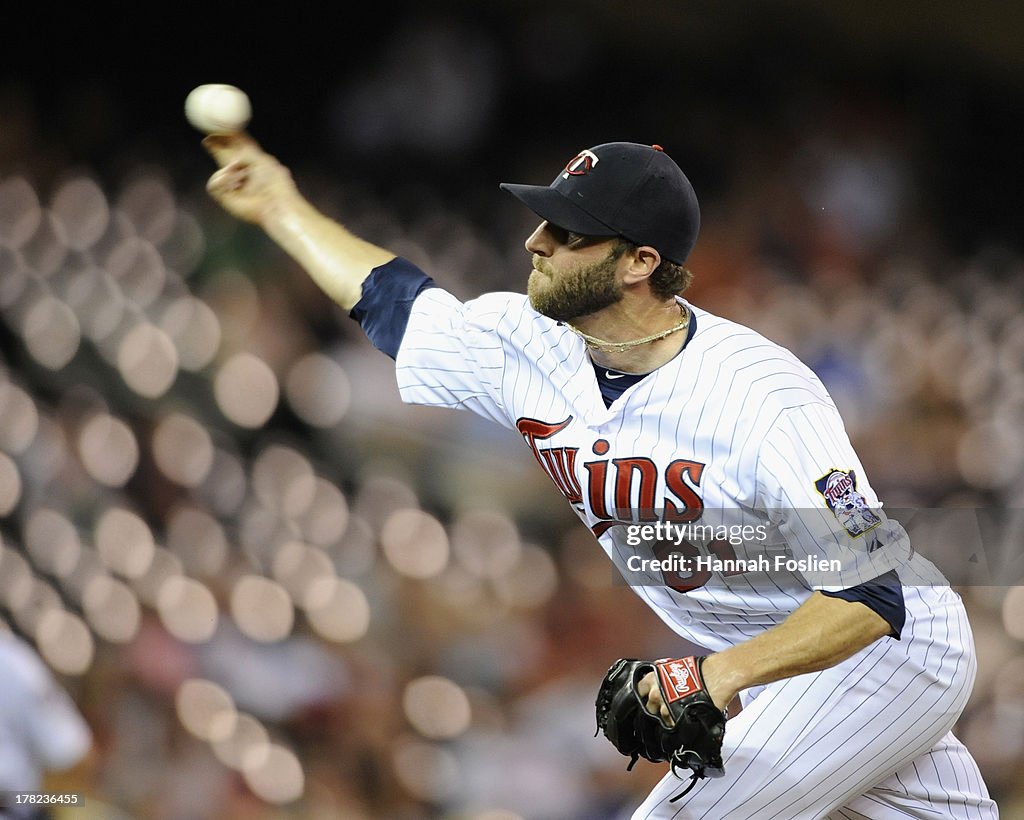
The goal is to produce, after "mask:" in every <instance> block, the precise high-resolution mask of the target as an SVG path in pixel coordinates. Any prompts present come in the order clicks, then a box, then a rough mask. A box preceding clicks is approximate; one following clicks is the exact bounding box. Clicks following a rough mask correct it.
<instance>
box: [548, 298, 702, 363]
mask: <svg viewBox="0 0 1024 820" xmlns="http://www.w3.org/2000/svg"><path fill="white" fill-rule="evenodd" d="M679 312H680V313H682V314H683V318H682V319H681V320H680V322H679V324H677V325H676V326H675V327H670V328H669V329H668V330H662V331H661V332H660V333H652V334H651V335H650V336H644V337H643V338H642V339H633V340H632V341H630V342H606V341H605V340H604V339H598V338H597V337H595V336H588V335H587V334H586V333H584V332H583V331H582V330H580V329H579V328H577V327H573V326H572V325H570V324H569V323H568V322H567V323H566V325H567V326H568V328H569V329H570V330H571V331H572V332H573V333H575V334H576V335H577V336H579V337H580V338H581V339H582V340H583V342H584V343H585V344H586V346H587V347H589V348H590V349H592V350H600V351H602V352H603V353H622V351H624V350H629V349H630V348H631V347H639V346H640V345H646V344H650V343H651V342H657V341H658V340H659V339H664V338H665V337H666V336H671V335H672V334H673V333H678V332H679V331H680V330H685V329H686V328H687V327H689V325H690V311H688V310H687V309H686V306H685V305H679Z"/></svg>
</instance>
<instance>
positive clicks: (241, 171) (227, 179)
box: [206, 162, 249, 196]
mask: <svg viewBox="0 0 1024 820" xmlns="http://www.w3.org/2000/svg"><path fill="white" fill-rule="evenodd" d="M248 180H249V167H248V166H247V165H246V164H245V163H242V162H232V163H231V164H230V165H225V166H224V167H223V168H221V169H220V170H219V171H217V172H215V173H214V174H213V175H212V176H211V177H210V179H209V181H207V183H206V190H207V191H209V192H210V193H211V194H213V195H214V196H217V195H220V194H227V193H231V192H232V191H238V190H240V189H241V188H242V187H244V186H245V184H246V183H247V182H248Z"/></svg>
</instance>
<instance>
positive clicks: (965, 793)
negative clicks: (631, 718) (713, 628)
mask: <svg viewBox="0 0 1024 820" xmlns="http://www.w3.org/2000/svg"><path fill="white" fill-rule="evenodd" d="M904 595H905V600H906V604H907V622H906V625H905V627H904V631H903V637H902V640H899V641H896V640H892V639H889V638H883V639H882V640H880V641H877V642H875V643H874V644H872V645H871V646H869V647H867V648H866V649H864V650H863V651H861V652H859V653H857V654H856V655H854V656H853V657H851V658H848V659H847V660H846V661H844V662H843V663H841V664H838V665H836V666H834V667H832V668H831V669H826V670H824V671H822V672H817V673H814V674H810V675H800V676H798V677H795V678H790V679H788V680H784V681H778V682H777V683H773V684H770V685H768V686H765V687H762V688H761V689H760V691H759V692H757V693H754V697H753V699H752V700H751V701H750V702H749V703H747V704H746V705H745V707H744V709H743V710H742V711H741V712H740V714H739V715H737V716H736V717H735V718H733V719H732V720H730V721H729V723H728V726H727V728H726V733H725V746H724V750H723V757H724V760H725V772H726V773H725V776H724V777H722V778H717V779H705V780H702V781H700V782H699V783H698V784H697V786H696V787H695V788H694V789H693V790H692V791H691V792H690V793H689V794H687V795H686V796H685V797H683V798H681V799H680V800H678V801H677V802H675V803H671V802H669V800H670V798H671V797H673V796H674V795H676V794H678V793H679V792H680V791H681V790H682V789H683V788H684V787H685V785H686V783H687V782H688V781H684V780H680V779H679V778H678V777H675V776H674V775H672V774H668V775H666V777H665V778H664V779H662V781H661V782H660V783H659V784H658V785H657V786H656V787H655V789H654V791H652V792H651V794H650V795H649V796H648V798H647V799H646V800H645V801H644V803H643V804H642V805H641V806H640V808H639V809H637V811H636V812H635V813H634V814H633V820H655V819H656V818H657V820H663V818H673V819H674V820H690V818H705V820H798V818H799V820H811V818H827V819H828V820H839V818H843V819H844V820H860V818H869V820H889V818H893V819H894V820H895V818H908V817H911V818H929V819H930V820H935V819H936V818H963V819H964V820H968V818H970V820H992V818H996V817H997V816H998V812H997V809H996V807H995V804H994V803H993V802H992V800H991V799H989V796H988V790H987V789H986V787H985V784H984V782H983V781H982V779H981V775H980V773H979V771H978V767H977V765H976V764H975V762H974V759H973V758H972V757H971V756H970V753H969V752H968V751H967V749H966V748H965V747H964V746H963V745H962V744H961V743H960V742H959V741H958V740H957V739H956V738H955V737H954V736H953V735H952V734H951V732H950V730H951V728H952V727H953V724H954V723H955V722H956V720H957V718H958V717H959V716H960V713H961V712H962V711H963V708H964V706H965V705H966V703H967V699H968V697H969V696H970V692H971V687H972V686H973V684H974V676H975V672H976V668H977V666H976V660H975V656H974V639H973V637H972V635H971V630H970V625H969V624H968V622H967V614H966V612H965V611H964V608H963V605H962V603H961V601H960V598H959V596H957V595H956V594H955V593H954V592H953V591H952V590H950V589H949V588H948V587H937V588H932V587H907V588H905V590H904Z"/></svg>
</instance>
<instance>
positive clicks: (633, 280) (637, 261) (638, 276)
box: [623, 245, 661, 285]
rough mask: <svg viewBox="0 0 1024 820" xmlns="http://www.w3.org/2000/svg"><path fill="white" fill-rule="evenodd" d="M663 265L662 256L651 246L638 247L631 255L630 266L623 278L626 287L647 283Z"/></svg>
mask: <svg viewBox="0 0 1024 820" xmlns="http://www.w3.org/2000/svg"><path fill="white" fill-rule="evenodd" d="M660 264H661V254H660V253H658V252H657V251H656V250H655V249H654V248H652V247H651V246H650V245H638V246H636V247H635V248H633V249H632V252H631V253H630V254H629V265H628V266H627V268H626V273H625V275H624V277H623V284H624V285H636V284H639V283H640V282H643V281H646V280H647V279H649V278H650V276H651V274H652V273H654V271H655V270H657V268H658V265H660Z"/></svg>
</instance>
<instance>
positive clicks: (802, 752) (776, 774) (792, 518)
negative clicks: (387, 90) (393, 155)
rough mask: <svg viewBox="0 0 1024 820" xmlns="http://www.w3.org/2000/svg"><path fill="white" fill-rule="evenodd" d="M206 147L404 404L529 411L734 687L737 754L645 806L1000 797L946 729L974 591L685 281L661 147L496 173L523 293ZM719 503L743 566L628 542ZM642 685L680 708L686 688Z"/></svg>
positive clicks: (679, 189) (911, 809) (253, 158)
mask: <svg viewBox="0 0 1024 820" xmlns="http://www.w3.org/2000/svg"><path fill="white" fill-rule="evenodd" d="M205 145H206V147H207V149H208V150H209V151H210V153H211V154H212V155H213V157H214V158H215V160H216V161H217V163H218V164H219V165H220V169H219V170H218V171H217V172H216V173H214V174H213V176H212V177H211V178H210V181H209V185H208V188H209V191H210V193H211V194H212V196H213V197H214V198H215V199H217V200H218V201H219V202H220V203H221V204H222V205H223V206H224V207H225V208H226V209H227V210H228V211H229V212H230V213H232V214H234V215H236V216H237V217H239V218H241V219H243V220H246V221H249V222H251V223H254V224H257V225H259V226H261V227H262V228H263V229H264V230H265V231H266V232H267V233H268V235H269V236H270V237H271V238H272V239H274V240H275V241H276V242H277V243H278V244H279V245H280V247H282V248H283V249H284V250H285V251H286V252H287V253H289V254H290V255H291V256H292V257H293V258H294V259H295V260H297V261H298V262H299V263H300V264H301V265H302V266H303V267H304V268H305V269H306V271H308V273H309V274H310V275H311V276H312V278H313V279H314V280H315V282H316V283H317V284H318V285H319V286H320V287H321V288H322V289H323V290H324V291H325V292H326V293H327V294H328V295H329V296H330V297H331V298H333V299H334V300H335V301H336V302H337V303H338V304H339V305H341V306H342V307H343V308H345V309H346V310H348V311H350V315H351V316H352V317H353V318H354V319H355V320H356V321H358V322H359V323H360V325H361V326H362V328H363V330H364V331H365V333H366V334H367V336H368V337H369V339H370V340H371V341H372V342H373V343H374V345H376V346H377V347H378V348H379V349H380V350H382V351H383V352H384V353H386V354H388V355H389V356H391V357H392V358H393V359H395V362H396V372H397V379H398V385H399V389H400V393H401V396H402V398H403V400H404V401H407V402H414V403H421V404H428V405H438V406H445V407H452V408H461V409H464V410H469V411H472V412H474V413H477V414H479V415H481V416H483V417H485V418H488V419H490V420H492V421H494V422H496V423H498V424H501V425H504V426H506V427H508V428H511V429H513V430H517V431H518V432H519V434H520V435H522V437H523V440H524V443H525V444H526V446H528V447H529V448H530V449H531V451H532V452H533V455H534V456H535V457H536V459H537V461H538V462H539V464H540V465H541V467H542V468H543V469H544V470H545V472H546V473H547V474H548V476H549V477H550V479H551V480H552V481H553V483H554V484H555V486H556V488H557V489H558V490H559V491H560V492H561V493H562V494H563V495H564V496H565V497H566V500H567V501H568V502H569V504H570V505H571V506H572V508H573V509H574V510H575V511H576V513H577V514H578V515H579V517H580V518H581V520H582V521H583V522H584V524H585V525H586V526H588V527H590V528H591V530H592V531H593V532H594V534H595V536H596V537H597V540H598V542H599V543H600V544H601V546H602V547H603V548H604V550H605V552H606V553H607V554H608V555H609V557H610V558H611V559H612V560H613V561H614V562H615V565H616V566H617V567H619V568H620V569H625V568H629V569H634V568H637V567H638V574H636V575H633V576H630V581H631V584H632V585H633V589H634V591H635V592H636V593H637V594H638V595H640V596H641V597H642V598H643V599H644V600H645V601H646V602H647V603H648V604H649V605H650V606H651V607H652V608H653V609H654V611H655V612H656V613H657V614H658V616H659V617H660V618H661V619H662V620H663V621H664V622H665V623H666V624H668V626H670V627H671V628H672V629H673V630H674V631H675V632H676V633H678V634H679V635H680V636H682V637H683V638H685V639H686V640H687V641H690V642H691V643H693V644H696V645H698V646H702V647H706V649H707V650H708V654H707V655H706V656H705V657H703V658H701V659H699V663H696V662H695V659H687V662H688V663H690V664H691V666H690V667H689V668H691V669H699V671H700V673H701V674H700V676H701V678H702V685H703V687H704V688H705V694H706V695H707V696H708V698H709V700H710V702H712V703H713V708H715V709H718V710H723V711H724V710H725V709H726V707H727V706H728V704H730V702H731V701H732V700H733V698H734V697H736V696H739V697H740V699H741V702H742V704H743V708H742V710H741V711H740V713H739V714H738V715H736V716H735V717H734V718H733V719H731V720H729V722H728V724H727V729H726V731H725V736H724V745H722V746H721V759H722V763H723V766H722V768H723V769H724V774H723V775H722V776H719V777H705V778H702V779H699V780H697V779H696V778H695V779H694V782H693V784H692V788H691V789H690V790H689V791H688V792H687V793H686V794H685V796H682V797H679V796H678V795H679V794H680V786H681V784H682V782H683V781H681V779H680V777H679V776H677V774H676V772H675V767H674V766H673V771H672V772H670V773H668V774H667V775H666V776H665V778H664V779H663V780H662V781H661V783H660V784H659V785H658V786H657V787H656V788H655V789H654V790H653V792H652V793H651V794H650V795H649V796H648V798H647V799H646V800H645V801H644V802H643V804H642V805H641V806H640V807H639V808H637V810H636V812H635V814H634V815H633V816H634V817H635V818H663V817H677V818H684V817H685V818H713V819H714V820H720V819H721V818H730V819H731V820H732V819H735V820H739V819H740V818H749V819H750V820H770V819H771V818H821V817H828V818H872V820H881V819H883V818H906V817H917V818H936V817H949V818H986V819H987V818H994V817H996V816H997V809H996V807H995V804H994V803H993V802H992V801H991V799H990V798H989V796H988V793H987V790H986V787H985V785H984V783H983V781H982V778H981V776H980V774H979V771H978V768H977V766H976V764H975V762H974V760H973V759H972V758H971V756H970V754H969V753H968V751H967V750H966V748H965V747H964V746H963V745H962V744H961V743H960V742H959V741H958V740H957V739H956V738H955V737H954V736H953V734H952V733H951V731H950V730H951V728H952V727H953V725H954V723H955V721H956V720H957V718H958V716H959V715H960V714H961V712H962V710H963V708H964V706H965V704H966V703H967V699H968V697H969V695H970V692H971V687H972V684H973V681H974V677H975V670H976V663H975V655H974V648H973V642H972V637H971V631H970V626H969V624H968V621H967V617H966V614H965V611H964V608H963V605H962V603H961V601H960V599H959V597H958V596H957V595H956V594H955V593H954V592H953V591H952V590H951V589H950V588H949V586H948V584H946V583H944V581H943V579H942V578H941V576H938V575H937V573H936V571H935V568H934V567H933V566H932V565H931V564H930V563H929V562H927V561H925V560H924V559H922V558H921V557H920V556H919V555H917V554H916V553H915V552H914V551H913V550H912V549H911V546H910V544H909V541H908V538H907V536H906V533H905V532H904V531H903V530H902V528H901V527H900V526H899V525H898V523H896V522H893V521H890V520H888V519H887V518H886V517H885V516H884V514H883V513H882V512H881V505H880V503H879V500H878V498H877V497H876V496H875V493H874V492H873V490H872V488H871V486H870V484H869V483H868V480H867V477H866V475H865V472H864V469H863V466H862V465H861V463H860V461H859V460H858V458H857V455H856V453H855V452H854V451H853V449H852V447H851V445H850V442H849V440H848V437H847V434H846V432H845V429H844V425H843V422H842V420H841V418H840V416H839V413H838V412H837V410H836V406H835V404H834V403H833V401H832V399H831V398H830V397H829V395H828V393H827V391H826V390H825V388H824V387H823V385H822V384H821V382H820V381H819V380H818V378H817V377H816V376H815V374H814V373H813V372H811V371H810V370H809V369H808V368H807V367H806V366H804V365H803V364H802V363H801V362H800V361H798V360H797V359H796V358H795V357H794V356H793V355H792V354H791V353H790V352H789V351H787V350H785V349H784V348H782V347H780V346H778V345H776V344H774V343H772V342H771V341H769V340H768V339H765V338H764V337H762V336H760V335H758V334H757V333H755V332H754V331H752V330H750V329H748V328H746V327H743V326H740V325H738V324H735V323H733V322H730V321H728V320H726V319H723V318H721V317H718V316H715V315H712V314H711V313H709V312H707V311H705V310H702V309H701V308H699V307H698V306H696V305H693V304H690V303H689V302H688V301H686V300H685V299H684V298H683V297H682V296H681V295H680V294H681V293H682V292H683V291H684V290H685V288H686V287H687V285H688V284H689V280H690V273H689V272H688V271H687V270H686V268H685V267H683V265H684V263H685V262H686V259H687V257H688V256H689V254H690V251H691V249H692V247H693V245H694V243H695V241H696V238H697V233H698V227H699V209H698V203H697V198H696V196H695V194H694V191H693V188H692V187H691V185H690V183H689V181H688V180H687V178H686V176H685V175H684V174H683V172H682V171H681V170H680V169H679V167H678V166H677V165H676V163H675V162H674V161H673V160H672V159H670V157H669V156H668V154H666V153H665V152H664V151H663V150H662V149H661V148H660V147H659V146H656V145H655V146H650V145H639V144H635V143H624V142H619V143H608V144H603V145H598V146H595V147H592V148H589V149H587V150H584V151H581V152H580V153H579V154H577V155H576V156H575V157H573V158H571V159H570V160H569V162H568V163H567V164H566V165H565V167H564V168H563V169H562V170H561V171H559V172H558V174H557V176H556V177H555V179H554V181H553V182H552V183H551V184H550V185H546V186H544V185H514V184H502V186H501V187H502V188H504V189H505V190H506V191H508V192H509V193H510V194H512V195H513V196H515V197H517V198H518V199H519V200H521V201H522V202H523V203H524V204H525V205H526V206H527V207H528V208H529V209H531V210H532V211H533V212H534V213H535V214H536V215H537V217H538V219H539V224H538V226H537V228H536V230H535V231H534V232H533V233H532V234H531V235H530V236H529V238H527V240H526V249H527V251H528V252H529V254H530V255H531V258H532V272H531V273H530V275H529V280H528V282H527V288H526V289H527V295H522V294H518V293H490V294H486V295H483V296H481V297H479V298H477V299H474V300H471V301H468V302H465V303H463V302H460V301H459V300H458V299H456V298H455V297H453V296H452V295H451V294H449V293H447V292H446V291H445V290H444V289H443V288H441V287H438V286H437V285H436V284H435V283H434V281H433V280H432V279H431V278H429V277H428V276H427V275H426V274H425V273H423V272H422V271H420V270H418V269H417V268H416V267H415V266H414V265H412V264H411V263H409V262H408V261H406V260H404V259H401V258H396V257H395V255H394V254H392V253H390V252H389V251H387V250H385V249H383V248H380V247H377V246H375V245H373V244H371V243H369V242H366V241H364V240H362V239H360V238H358V237H356V236H354V235H353V234H352V233H350V232H349V231H348V230H346V229H345V228H344V227H343V226H341V225H339V224H337V223H336V222H334V221H332V220H330V219H329V218H327V217H326V216H324V215H323V214H321V213H319V212H318V211H317V210H316V209H315V208H314V207H313V206H312V205H311V204H310V203H309V202H308V201H307V200H306V199H304V198H303V197H302V196H301V194H300V193H299V192H298V190H297V189H296V186H295V185H294V183H293V181H292V179H291V176H290V174H289V173H288V171H287V169H285V168H284V167H283V166H282V165H281V164H280V163H279V162H278V161H277V160H276V159H274V158H273V157H272V156H270V155H268V154H267V153H266V152H264V151H263V150H262V149H261V148H260V147H259V145H258V144H257V143H256V142H255V141H253V140H252V139H251V137H249V136H248V135H245V134H236V135H224V136H211V137H208V138H207V139H206V141H205ZM704 520H707V521H715V522H719V523H722V524H723V526H724V525H725V524H728V525H729V526H738V525H743V526H745V527H746V526H749V527H752V529H751V530H750V532H756V533H758V534H759V535H761V536H763V538H762V541H763V544H761V547H763V551H762V553H761V554H759V555H757V556H754V555H753V554H752V553H750V552H749V551H748V553H747V555H746V557H747V558H748V559H749V560H747V561H746V563H744V562H743V561H741V560H739V557H738V556H737V554H736V553H737V549H745V548H737V547H735V546H734V545H733V543H732V542H731V541H730V540H728V539H721V538H716V539H714V540H707V539H705V541H704V542H703V543H698V544H696V545H695V544H694V543H693V542H691V541H689V540H686V541H684V540H683V539H679V540H678V541H677V542H676V544H675V546H676V547H678V548H680V549H682V547H681V546H680V545H682V546H685V549H683V553H684V554H685V555H688V556H689V557H690V558H691V559H696V558H697V557H701V556H703V557H704V558H706V559H709V560H710V559H711V558H715V557H717V558H720V559H723V561H725V559H729V560H731V563H723V564H722V566H724V567H725V569H724V570H722V571H719V569H716V567H715V565H714V564H711V563H708V562H707V561H706V562H705V564H704V565H702V566H703V568H702V569H699V570H698V569H693V567H692V566H691V567H690V568H689V569H687V568H685V567H681V568H670V569H669V570H668V571H666V570H665V569H664V565H661V568H660V569H659V564H658V562H657V561H655V560H653V559H652V556H657V555H659V554H664V553H663V552H659V549H660V547H659V544H658V542H657V540H646V541H644V542H643V543H638V540H637V538H636V535H637V533H638V532H640V531H641V530H638V527H640V526H641V525H648V526H653V525H661V526H663V527H668V526H669V525H671V526H673V527H677V528H679V527H683V526H684V525H687V524H692V523H694V522H700V521H704ZM673 532H675V530H671V531H669V537H670V538H671V533H673ZM661 535H662V540H664V535H665V532H664V531H661ZM761 547H759V549H760V548H761ZM775 549H779V550H781V552H779V553H776V554H779V555H785V556H787V558H786V560H785V561H784V562H782V563H781V564H780V565H779V566H777V567H775V568H774V569H766V568H765V567H764V566H762V564H761V563H760V562H761V559H762V558H765V557H766V556H767V555H768V554H769V552H771V551H772V550H775ZM687 551H688V552H687ZM685 555H684V557H685ZM755 558H756V559H757V560H756V561H755V560H754V559H755ZM638 562H639V563H638ZM822 567H823V568H824V569H821V568H822ZM694 663H696V665H693V664H694ZM683 665H684V664H682V663H680V664H676V666H675V667H674V669H675V671H676V672H678V671H679V669H681V668H682V667H683ZM633 685H634V686H635V687H636V693H637V696H638V698H639V699H640V700H641V701H642V702H643V705H644V708H645V709H646V710H647V712H648V713H649V714H652V715H656V716H661V717H662V719H663V720H664V721H665V723H666V725H668V724H669V722H670V719H671V716H672V714H673V713H672V711H671V709H670V708H669V706H670V703H669V701H671V700H672V699H673V697H674V695H673V694H672V690H671V687H669V688H668V689H666V686H664V685H662V682H659V679H658V677H657V676H656V675H655V674H654V673H653V672H648V673H646V674H643V676H642V677H641V678H640V679H639V680H636V681H634V682H633ZM666 692H668V694H666ZM613 742H614V741H613Z"/></svg>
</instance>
